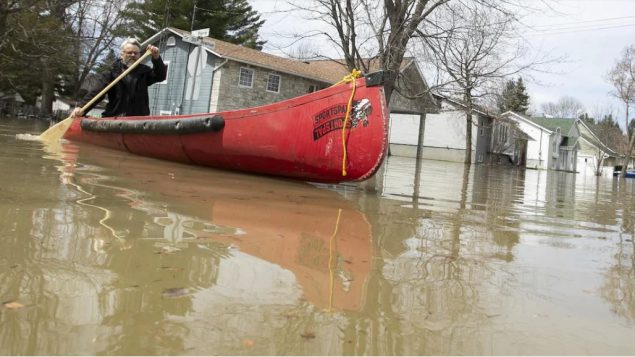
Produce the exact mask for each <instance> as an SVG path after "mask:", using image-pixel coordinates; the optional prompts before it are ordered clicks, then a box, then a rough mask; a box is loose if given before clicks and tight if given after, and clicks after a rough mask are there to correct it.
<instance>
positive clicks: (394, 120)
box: [390, 96, 492, 163]
mask: <svg viewBox="0 0 635 357" xmlns="http://www.w3.org/2000/svg"><path fill="white" fill-rule="evenodd" d="M435 98H436V99H437V102H438V103H439V104H440V111H439V113H438V114H430V113H428V114H426V116H425V121H424V123H423V148H422V157H421V158H423V159H433V160H442V161H453V162H463V161H464V160H465V149H466V146H465V144H466V130H467V125H466V119H465V111H464V106H462V105H461V104H460V103H458V102H456V101H453V100H450V99H448V98H445V97H442V96H435ZM472 115H473V117H472V120H473V125H472V162H474V163H483V162H485V160H486V159H487V153H488V148H489V141H490V140H489V135H490V131H491V121H492V118H491V117H490V116H489V115H487V114H485V113H483V112H481V111H478V110H474V111H473V114H472ZM390 119H391V120H390V122H391V124H390V153H391V155H396V156H406V157H416V153H417V143H418V139H419V132H420V125H419V124H420V119H419V116H418V115H403V114H391V118H390Z"/></svg>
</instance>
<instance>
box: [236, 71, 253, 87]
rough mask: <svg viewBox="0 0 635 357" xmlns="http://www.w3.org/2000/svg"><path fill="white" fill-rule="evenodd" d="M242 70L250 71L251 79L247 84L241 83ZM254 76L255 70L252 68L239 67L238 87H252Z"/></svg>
mask: <svg viewBox="0 0 635 357" xmlns="http://www.w3.org/2000/svg"><path fill="white" fill-rule="evenodd" d="M243 70H244V71H245V72H249V73H251V80H250V82H249V85H245V84H243V80H242V79H243ZM255 77H256V71H255V70H254V69H253V68H248V67H240V69H239V70H238V87H240V88H253V87H254V79H255Z"/></svg>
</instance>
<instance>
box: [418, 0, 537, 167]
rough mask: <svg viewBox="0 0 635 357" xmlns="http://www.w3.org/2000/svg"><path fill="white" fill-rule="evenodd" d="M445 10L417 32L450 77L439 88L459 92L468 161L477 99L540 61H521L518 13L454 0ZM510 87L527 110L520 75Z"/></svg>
mask: <svg viewBox="0 0 635 357" xmlns="http://www.w3.org/2000/svg"><path fill="white" fill-rule="evenodd" d="M444 10H446V11H443V12H439V13H437V14H436V15H437V18H435V19H434V20H435V21H433V22H432V21H431V23H432V24H431V25H430V28H428V29H427V31H425V32H424V30H421V31H420V32H419V33H420V35H421V38H422V39H423V42H424V44H425V48H426V49H427V50H428V53H429V58H430V61H431V62H432V63H433V64H434V65H435V66H436V68H437V70H438V71H440V72H442V73H444V74H445V75H446V76H447V78H448V79H447V80H446V84H445V85H444V86H443V87H442V89H441V90H442V91H446V92H448V93H449V95H450V96H457V97H459V98H460V99H461V101H462V103H463V104H464V105H465V119H466V143H465V148H466V150H465V163H466V164H471V160H472V125H473V120H472V113H473V109H474V103H475V99H476V98H480V97H483V96H487V95H490V94H492V92H493V90H492V88H493V87H494V85H495V84H496V83H497V82H499V81H500V80H501V79H502V78H506V77H508V76H510V75H514V74H516V73H519V72H521V71H525V70H528V69H531V68H532V67H534V66H537V65H539V64H540V61H535V60H529V61H526V60H523V57H524V56H525V48H524V46H523V44H522V42H521V41H520V40H518V41H517V40H516V36H515V35H516V32H515V28H514V24H515V22H516V18H515V17H514V15H513V14H511V13H509V12H507V11H505V9H502V8H496V7H489V6H484V5H478V4H477V5H475V6H473V7H470V6H466V5H465V4H463V3H453V4H452V5H448V6H447V7H446V8H445V9H444ZM521 60H522V61H523V62H521ZM514 87H515V93H514V95H515V96H516V97H517V98H518V99H519V101H518V103H517V107H518V108H519V109H524V110H523V112H525V111H526V110H527V109H526V106H525V107H524V106H523V104H525V105H526V102H527V99H528V98H527V96H526V94H524V84H523V83H522V80H520V79H519V81H518V82H517V83H516V85H515V86H514ZM523 102H524V103H523Z"/></svg>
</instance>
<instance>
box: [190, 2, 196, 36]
mask: <svg viewBox="0 0 635 357" xmlns="http://www.w3.org/2000/svg"><path fill="white" fill-rule="evenodd" d="M195 18H196V1H194V7H193V8H192V24H191V25H190V32H192V31H194V19H195Z"/></svg>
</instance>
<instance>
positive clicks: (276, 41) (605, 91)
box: [250, 0, 635, 123]
mask: <svg viewBox="0 0 635 357" xmlns="http://www.w3.org/2000/svg"><path fill="white" fill-rule="evenodd" d="M300 1H304V0H295V2H300ZM547 2H548V4H549V5H550V6H551V7H552V8H551V9H550V10H545V11H537V12H535V13H534V14H533V15H531V16H530V17H528V18H526V22H527V23H528V24H530V25H532V28H533V29H531V30H527V31H526V32H525V33H524V35H525V36H526V38H527V39H528V40H529V41H530V42H531V45H532V47H533V48H534V49H535V50H536V51H542V52H546V53H548V54H549V55H551V56H552V57H554V58H555V57H566V61H565V62H563V63H559V64H553V65H550V67H549V71H550V72H551V73H549V74H534V76H535V78H536V81H531V80H530V79H528V83H527V87H528V92H529V95H530V97H531V102H532V103H531V104H532V108H534V109H536V110H538V109H539V108H540V104H541V103H544V102H550V101H551V102H556V101H557V100H558V99H559V98H560V97H562V96H571V97H574V98H576V99H578V100H579V101H580V102H582V103H583V104H584V105H585V107H586V110H587V112H589V114H592V115H593V114H598V112H600V111H601V112H607V111H611V110H612V111H613V114H614V115H618V118H619V119H620V121H621V122H622V123H623V120H624V119H623V116H624V108H623V105H620V103H619V101H617V100H615V99H614V98H612V97H611V96H610V95H609V91H610V90H611V86H610V84H609V83H607V81H606V78H605V77H606V73H607V72H608V71H609V69H610V68H611V66H613V64H614V63H615V61H616V60H617V59H618V58H619V57H620V55H621V52H622V50H623V49H624V48H625V47H626V46H628V45H631V44H633V45H635V0H576V1H573V0H551V1H547ZM250 3H251V5H252V6H253V8H254V9H255V10H257V11H258V12H260V13H261V14H262V17H263V18H264V19H266V23H265V25H264V26H263V28H262V31H261V36H262V38H263V39H264V40H267V41H268V44H267V45H266V46H265V48H264V50H265V51H266V52H272V53H276V54H281V51H280V47H281V46H284V45H286V44H288V43H290V39H289V38H288V37H287V36H289V35H293V34H297V33H298V32H301V31H304V30H310V29H312V28H315V26H320V25H319V23H317V22H316V23H311V22H310V21H307V20H306V19H303V18H302V17H301V15H300V14H298V13H295V12H288V11H285V10H288V9H289V5H288V4H287V1H286V0H250ZM527 3H528V4H529V5H530V6H536V7H537V6H541V4H542V2H540V1H531V0H527ZM322 26H323V25H322ZM312 46H319V47H320V48H321V49H322V50H323V51H324V52H325V53H326V54H327V55H330V56H336V55H337V54H335V53H333V52H330V51H332V50H331V49H330V47H332V46H330V45H329V44H328V43H326V41H325V42H324V43H318V42H317V41H316V42H315V43H313V44H312ZM631 112H635V111H631Z"/></svg>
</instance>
